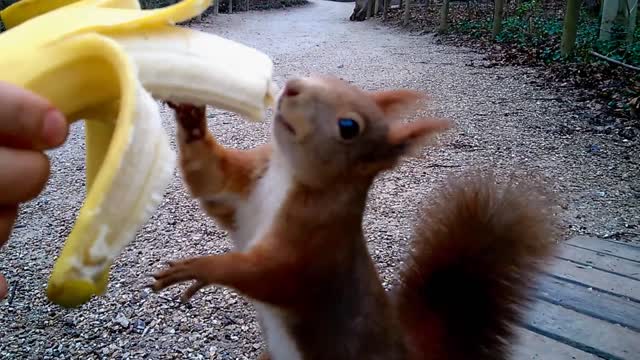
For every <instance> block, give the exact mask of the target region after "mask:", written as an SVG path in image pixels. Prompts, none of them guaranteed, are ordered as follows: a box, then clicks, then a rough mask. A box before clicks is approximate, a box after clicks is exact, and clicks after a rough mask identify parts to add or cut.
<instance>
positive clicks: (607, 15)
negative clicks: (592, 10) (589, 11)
mask: <svg viewBox="0 0 640 360" xmlns="http://www.w3.org/2000/svg"><path fill="white" fill-rule="evenodd" d="M619 3H620V1H619V0H604V1H603V2H602V19H601V21H600V36H599V39H600V40H601V41H609V40H611V33H612V32H613V25H614V23H615V22H616V17H617V16H618V4H619Z"/></svg>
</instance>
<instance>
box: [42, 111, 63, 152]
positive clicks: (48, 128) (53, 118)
mask: <svg viewBox="0 0 640 360" xmlns="http://www.w3.org/2000/svg"><path fill="white" fill-rule="evenodd" d="M67 131H68V124H67V120H66V119H65V117H64V115H63V114H62V113H61V112H60V111H58V110H55V109H51V110H49V111H47V113H46V114H45V116H44V124H42V140H43V141H44V143H45V144H46V145H47V146H58V145H61V144H62V143H63V142H64V140H65V139H66V138H67Z"/></svg>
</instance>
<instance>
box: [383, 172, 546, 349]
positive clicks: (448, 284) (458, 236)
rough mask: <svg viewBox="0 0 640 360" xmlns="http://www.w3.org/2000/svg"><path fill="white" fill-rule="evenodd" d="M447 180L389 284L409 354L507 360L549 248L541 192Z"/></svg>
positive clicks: (480, 179) (476, 177)
mask: <svg viewBox="0 0 640 360" xmlns="http://www.w3.org/2000/svg"><path fill="white" fill-rule="evenodd" d="M538 190H539V189H538V188H537V187H534V186H531V185H527V184H526V183H525V184H507V185H504V186H497V185H496V184H495V179H494V178H493V177H492V176H484V175H482V174H473V175H472V176H467V177H463V178H462V179H456V180H454V179H451V180H450V181H449V184H448V185H447V186H446V187H445V188H443V189H441V190H439V191H438V192H437V198H436V199H435V200H434V201H433V202H432V203H430V204H428V205H427V206H425V208H424V209H423V213H422V214H421V217H420V221H419V222H418V224H417V226H416V230H415V237H414V240H413V245H414V248H413V251H412V252H411V254H410V256H409V258H408V261H407V262H406V265H405V267H404V268H403V270H402V272H401V275H400V278H401V279H402V282H401V284H400V285H399V286H398V287H396V289H394V299H395V300H396V308H397V309H399V311H400V318H401V320H402V322H403V325H404V326H405V328H406V329H407V334H408V335H409V339H410V343H411V344H412V345H413V349H412V350H413V352H414V358H416V359H417V358H419V357H420V355H421V354H429V357H428V359H430V360H444V359H447V360H463V359H477V360H485V359H486V360H489V359H496V360H497V359H506V358H508V355H509V346H508V345H509V343H510V341H511V340H512V336H513V331H512V328H511V326H512V325H513V324H514V323H515V322H517V321H519V320H521V316H522V314H523V310H524V306H525V305H527V304H528V300H529V295H530V293H529V291H531V290H532V288H533V286H534V285H535V280H536V279H535V276H536V275H537V274H538V273H539V272H540V270H541V266H542V264H543V263H542V262H541V261H540V260H544V259H547V258H550V256H551V253H552V251H553V249H554V242H553V241H552V238H553V237H552V235H553V234H554V231H553V229H554V228H553V223H552V222H551V220H550V219H551V218H552V217H551V214H550V213H548V210H549V208H550V207H549V206H548V204H547V199H546V198H545V194H544V193H543V192H540V191H538Z"/></svg>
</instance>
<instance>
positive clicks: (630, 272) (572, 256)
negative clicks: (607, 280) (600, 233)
mask: <svg viewBox="0 0 640 360" xmlns="http://www.w3.org/2000/svg"><path fill="white" fill-rule="evenodd" d="M558 250H559V252H558V256H559V257H561V258H564V259H569V260H573V261H577V262H581V263H583V264H587V265H591V266H593V267H595V268H599V269H603V270H607V271H611V272H614V273H618V274H622V275H625V276H629V277H632V278H634V279H636V280H640V262H635V261H630V260H625V259H622V258H619V257H616V256H609V254H607V253H604V252H601V251H597V250H587V249H584V248H580V247H577V246H572V245H568V244H562V245H560V247H559V249H558Z"/></svg>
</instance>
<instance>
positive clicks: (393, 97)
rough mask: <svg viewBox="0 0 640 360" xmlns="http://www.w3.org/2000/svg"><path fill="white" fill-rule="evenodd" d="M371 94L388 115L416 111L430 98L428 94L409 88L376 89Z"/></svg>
mask: <svg viewBox="0 0 640 360" xmlns="http://www.w3.org/2000/svg"><path fill="white" fill-rule="evenodd" d="M369 94H370V96H371V98H372V99H373V101H374V102H375V103H376V104H377V105H378V107H379V108H380V110H382V112H383V113H384V115H385V116H386V117H391V116H400V115H401V114H404V113H408V112H411V111H414V110H416V109H417V108H418V107H419V106H420V104H421V103H422V102H423V101H425V100H427V99H428V96H427V95H426V94H424V93H421V92H419V91H415V90H408V89H397V90H384V91H374V92H370V93H369Z"/></svg>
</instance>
